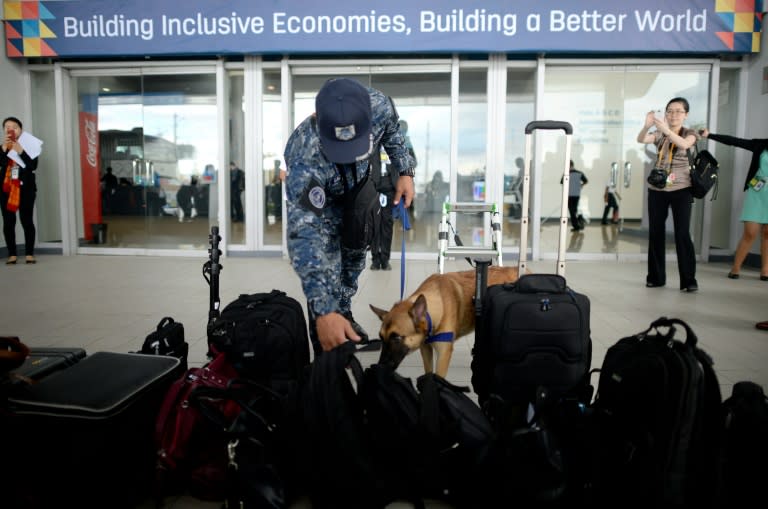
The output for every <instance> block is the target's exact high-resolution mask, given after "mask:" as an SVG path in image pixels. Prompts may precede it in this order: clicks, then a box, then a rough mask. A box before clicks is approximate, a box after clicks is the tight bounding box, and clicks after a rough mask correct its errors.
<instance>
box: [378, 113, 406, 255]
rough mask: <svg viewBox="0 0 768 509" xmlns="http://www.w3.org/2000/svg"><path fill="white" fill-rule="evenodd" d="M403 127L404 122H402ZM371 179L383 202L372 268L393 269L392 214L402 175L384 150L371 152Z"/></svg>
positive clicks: (380, 200) (393, 221)
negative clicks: (398, 182) (391, 168)
mask: <svg viewBox="0 0 768 509" xmlns="http://www.w3.org/2000/svg"><path fill="white" fill-rule="evenodd" d="M401 128H402V124H401ZM370 165H371V179H373V184H374V185H375V186H376V190H377V191H378V192H379V202H380V203H381V223H380V224H379V229H378V231H376V232H375V234H374V237H373V243H372V244H371V259H372V263H371V270H379V269H381V270H392V266H391V265H390V263H389V258H390V256H391V254H392V233H393V227H394V223H395V220H394V217H393V216H392V212H393V205H392V202H393V201H394V198H395V188H396V187H397V180H398V179H399V178H400V176H399V175H398V174H397V173H395V172H394V171H390V170H389V168H388V167H389V157H388V156H387V153H386V152H384V151H383V150H374V151H373V154H371V160H370Z"/></svg>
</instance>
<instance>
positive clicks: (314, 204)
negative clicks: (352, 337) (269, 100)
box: [284, 88, 414, 341]
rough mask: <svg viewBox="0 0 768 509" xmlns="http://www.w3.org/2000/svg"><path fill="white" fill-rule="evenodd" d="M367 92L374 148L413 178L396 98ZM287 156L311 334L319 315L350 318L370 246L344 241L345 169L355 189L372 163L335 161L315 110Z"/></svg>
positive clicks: (294, 238)
mask: <svg viewBox="0 0 768 509" xmlns="http://www.w3.org/2000/svg"><path fill="white" fill-rule="evenodd" d="M368 93H369V95H370V98H371V110H372V124H373V145H372V146H373V147H378V146H379V145H382V146H383V147H384V150H386V152H387V155H388V156H389V159H390V161H391V169H392V171H396V172H398V173H399V174H400V175H408V176H413V167H414V161H413V158H412V157H411V156H410V154H409V153H408V150H407V148H406V144H405V138H404V136H403V134H402V132H401V131H400V127H399V125H398V115H397V111H396V110H395V107H394V105H393V104H392V101H391V100H390V98H389V97H388V96H386V95H384V94H383V93H381V92H380V91H378V90H375V89H372V88H368ZM284 157H285V162H286V165H287V167H288V174H287V177H286V193H287V198H288V199H287V210H288V240H287V243H288V255H289V256H290V260H291V265H292V266H293V269H294V270H295V271H296V274H297V275H298V276H299V279H301V284H302V287H303V290H304V295H305V296H306V298H307V307H308V310H309V314H310V317H309V318H310V322H311V324H310V332H312V329H313V328H314V327H313V326H314V317H317V316H322V315H326V314H328V313H332V312H336V313H340V314H342V315H344V316H346V317H350V316H351V301H352V296H353V295H355V293H356V292H357V279H358V277H359V275H360V273H361V272H362V271H363V269H364V268H365V258H366V250H365V249H349V248H346V247H343V246H342V245H341V232H342V209H343V205H342V198H343V195H344V192H345V189H344V180H343V179H342V177H341V174H340V171H345V172H346V173H345V176H346V182H347V185H348V186H349V187H350V188H351V187H352V186H354V185H355V183H356V182H358V181H360V180H361V179H363V178H364V177H365V175H366V173H367V172H368V171H369V164H368V159H367V158H366V159H365V160H362V161H358V162H357V163H352V164H349V165H336V164H335V163H333V162H331V161H330V160H329V159H328V158H327V157H326V156H325V154H324V153H323V151H322V147H321V143H320V138H319V135H318V131H317V122H316V117H315V115H314V114H313V115H311V116H310V117H308V118H307V119H305V120H304V121H303V122H302V123H301V124H299V126H298V127H297V128H296V129H295V130H294V131H293V133H292V134H291V136H290V138H289V139H288V143H287V144H286V147H285V153H284ZM313 341H315V340H314V339H313Z"/></svg>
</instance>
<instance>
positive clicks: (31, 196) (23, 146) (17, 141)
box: [0, 117, 43, 265]
mask: <svg viewBox="0 0 768 509" xmlns="http://www.w3.org/2000/svg"><path fill="white" fill-rule="evenodd" d="M2 134H3V145H2V150H0V175H2V191H0V207H1V208H2V213H3V236H4V237H5V245H6V248H7V249H8V260H6V262H5V264H6V265H15V264H16V260H17V253H16V212H17V211H18V212H19V219H20V220H21V226H22V228H23V229H24V254H25V255H26V256H25V261H26V263H36V262H37V260H36V259H35V233H36V232H35V222H34V218H33V212H34V209H35V198H36V197H37V183H36V182H35V171H36V170H37V161H38V156H39V155H40V151H41V146H42V144H43V142H42V141H40V140H38V139H37V138H35V137H34V136H32V135H31V134H29V133H26V132H22V124H21V120H19V119H18V118H16V117H8V118H6V119H5V120H3V133H2Z"/></svg>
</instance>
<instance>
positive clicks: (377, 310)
mask: <svg viewBox="0 0 768 509" xmlns="http://www.w3.org/2000/svg"><path fill="white" fill-rule="evenodd" d="M368 305H369V306H371V311H373V312H374V313H376V316H378V317H379V320H382V321H383V320H384V315H386V314H387V313H388V312H389V311H384V310H383V309H380V308H377V307H376V306H374V305H373V304H368Z"/></svg>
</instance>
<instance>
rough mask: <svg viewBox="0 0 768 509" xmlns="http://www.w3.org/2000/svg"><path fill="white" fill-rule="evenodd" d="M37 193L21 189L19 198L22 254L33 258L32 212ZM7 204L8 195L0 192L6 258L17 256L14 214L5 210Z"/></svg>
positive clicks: (33, 231)
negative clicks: (22, 233) (22, 236)
mask: <svg viewBox="0 0 768 509" xmlns="http://www.w3.org/2000/svg"><path fill="white" fill-rule="evenodd" d="M36 196H37V191H26V192H25V190H24V186H22V187H21V196H20V197H19V210H18V212H19V219H20V220H21V226H22V228H23V229H24V254H25V255H27V256H33V255H34V254H35V233H36V231H35V221H34V219H33V212H34V210H35V197H36ZM7 203H8V193H3V192H0V207H2V209H3V236H4V237H5V245H6V246H7V247H8V256H17V253H16V212H9V211H8V209H6V208H5V206H6V204H7Z"/></svg>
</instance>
